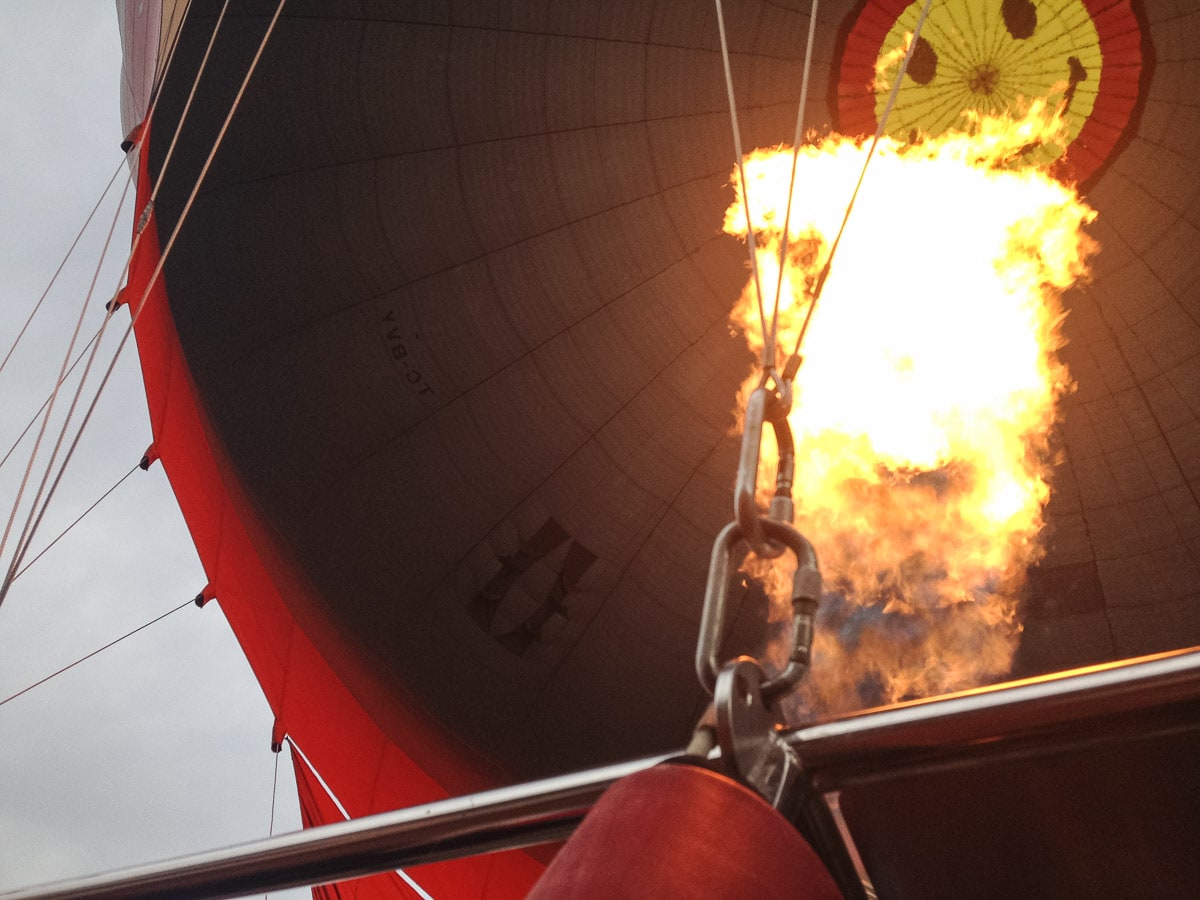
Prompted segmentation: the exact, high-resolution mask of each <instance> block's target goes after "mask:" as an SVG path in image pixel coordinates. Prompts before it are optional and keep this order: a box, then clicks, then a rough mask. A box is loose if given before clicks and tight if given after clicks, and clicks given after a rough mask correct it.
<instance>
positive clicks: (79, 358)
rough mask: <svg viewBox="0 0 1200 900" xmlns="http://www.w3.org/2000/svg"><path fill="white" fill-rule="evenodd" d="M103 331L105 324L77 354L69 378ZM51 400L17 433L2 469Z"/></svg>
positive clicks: (0, 463) (35, 412) (47, 399)
mask: <svg viewBox="0 0 1200 900" xmlns="http://www.w3.org/2000/svg"><path fill="white" fill-rule="evenodd" d="M102 331H103V326H102V327H101V328H99V329H97V330H96V332H95V334H93V335H92V337H91V339H90V340H89V341H88V342H87V343H86V344H84V345H83V349H82V350H80V351H79V355H78V356H76V357H75V361H74V362H73V363H71V368H69V369H67V377H68V378H70V377H71V373H72V372H74V371H75V367H76V366H78V365H79V364H80V362H82V361H83V357H84V355H86V354H87V352H88V349H89V348H90V347H91V346H92V344H93V343H95V341H96V339H97V338H99V337H100V334H101V332H102ZM49 402H50V398H49V397H47V398H46V399H45V400H43V401H42V405H41V406H39V407H38V408H37V410H35V411H34V413H33V415H32V416H30V417H29V421H28V422H26V423H25V427H24V428H23V429H22V430H21V433H20V434H19V435H17V439H16V440H15V441H13V442H12V446H11V447H9V448H8V452H7V453H5V454H4V456H3V457H2V458H0V469H3V468H4V465H5V463H7V462H8V460H9V458H10V457H11V456H12V455H13V453H15V452H16V450H17V447H18V446H20V444H21V441H23V440H25V435H27V434H29V429H30V428H32V427H33V426H34V424H35V423H36V422H37V420H38V416H40V415H41V414H42V411H43V410H44V409H45V408H46V404H47V403H49Z"/></svg>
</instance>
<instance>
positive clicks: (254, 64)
mask: <svg viewBox="0 0 1200 900" xmlns="http://www.w3.org/2000/svg"><path fill="white" fill-rule="evenodd" d="M284 3H286V0H279V4H278V6H276V8H275V14H274V15H273V16H272V17H271V21H270V23H269V24H268V25H267V29H266V32H265V33H264V34H263V37H262V40H261V41H260V42H259V45H258V48H257V50H256V51H255V53H254V57H253V59H251V61H250V65H249V67H248V68H247V70H246V74H245V75H244V76H243V78H242V82H241V84H240V85H239V86H238V90H237V93H236V94H235V95H234V98H233V102H232V103H231V104H230V107H229V111H228V113H226V115H225V119H224V121H223V122H222V123H221V128H220V130H219V131H218V132H217V136H216V138H215V140H214V141H213V145H212V147H211V148H210V149H209V152H208V155H207V156H206V158H205V160H204V165H203V166H202V167H201V169H200V173H199V175H198V176H197V177H196V181H195V183H194V184H193V186H192V190H191V193H190V194H189V195H188V198H187V201H186V202H185V203H184V205H183V209H182V210H181V212H180V214H179V219H178V220H177V221H176V223H175V227H174V228H173V229H172V231H171V236H170V238H169V239H168V240H167V242H166V245H165V246H164V247H163V250H162V252H161V253H160V254H159V257H158V260H157V262H156V263H155V267H154V271H153V272H152V273H151V275H150V277H149V278H148V279H147V281H146V287H145V288H144V290H143V291H142V295H141V297H140V298H139V299H138V302H137V306H136V308H135V309H133V311H132V315H131V316H130V321H129V325H128V326H127V327H126V329H125V332H124V334H123V335H122V336H121V341H120V343H119V344H118V345H117V348H116V350H115V351H114V353H113V357H112V360H111V362H110V363H109V365H108V368H107V369H106V370H105V372H104V376H103V377H102V378H101V380H100V384H99V386H98V387H97V388H96V393H95V395H94V396H93V398H92V401H91V404H90V405H89V406H88V409H87V412H86V413H85V414H84V417H83V420H82V422H80V425H79V428H78V429H77V431H76V434H75V438H74V440H73V441H72V442H71V446H70V448H69V449H68V451H67V454H66V456H65V457H64V459H63V462H62V465H61V466H60V467H59V470H58V474H57V475H56V476H55V478H54V482H53V484H52V485H51V486H50V490H49V491H48V492H47V493H46V497H45V500H44V501H43V502H42V506H41V509H40V511H38V512H37V516H36V518H35V519H31V523H32V524H31V526H30V527H29V528H28V529H27V532H26V534H25V535H23V541H24V545H23V547H22V548H21V549H20V553H19V554H18V555H16V556H15V558H14V560H13V563H12V565H11V566H10V567H9V570H8V572H7V574H6V575H5V579H4V582H3V584H2V585H0V605H3V603H4V600H5V598H6V597H7V596H8V591H9V589H10V588H11V586H12V579H13V575H14V574H15V572H16V570H17V568H18V567H19V566H20V563H21V560H22V558H23V556H24V553H25V551H27V550H28V546H29V541H31V540H32V539H33V535H34V534H35V533H36V531H37V528H38V527H39V525H40V524H41V521H42V518H43V517H44V516H45V513H46V509H47V507H48V506H49V503H50V500H51V498H52V497H53V496H54V494H55V493H56V492H57V490H58V486H59V484H60V483H61V481H62V477H63V474H64V472H65V471H66V468H67V464H68V463H69V462H70V461H71V459H72V458H73V457H74V455H75V451H76V449H77V448H78V446H79V441H80V439H81V438H82V436H83V432H84V430H85V429H86V427H87V425H88V423H89V422H90V421H91V418H92V415H93V413H94V412H95V410H96V406H97V404H98V403H99V401H100V397H101V395H102V394H103V392H104V389H105V388H106V387H107V386H108V383H109V380H110V379H111V377H112V374H113V371H114V370H115V369H116V366H117V361H118V359H119V358H120V356H121V352H122V351H123V350H124V348H125V345H126V344H127V343H128V342H129V337H130V335H131V334H132V333H133V327H134V325H135V324H136V322H137V320H138V318H139V317H140V316H141V314H142V311H143V309H144V308H145V305H146V301H147V299H148V298H149V296H150V291H151V290H152V289H153V286H154V284H155V283H156V282H157V281H158V278H159V276H160V275H161V274H162V270H163V266H164V265H165V264H166V260H167V257H168V256H169V255H170V253H171V250H172V248H173V247H174V246H175V241H176V239H177V238H178V237H179V231H180V229H181V228H182V227H183V223H184V220H185V219H186V218H187V216H188V213H189V212H190V211H191V208H192V206H193V204H194V203H195V200H196V197H197V195H198V194H199V192H200V186H201V184H203V182H204V179H205V177H207V175H208V172H209V169H210V168H211V167H212V161H213V158H214V157H215V156H216V153H217V150H218V149H219V148H220V146H221V143H222V142H223V141H224V139H225V135H226V133H227V132H228V130H229V123H230V122H231V121H232V119H233V116H234V113H236V112H237V109H238V107H239V106H240V105H241V101H242V97H243V96H244V95H245V92H246V87H247V85H248V84H249V82H250V78H251V76H253V74H254V72H255V70H256V69H257V68H258V64H259V61H260V60H261V59H262V55H263V51H264V50H265V49H266V45H267V41H268V40H269V39H270V37H271V35H272V34H273V33H274V31H275V26H276V24H277V23H278V21H279V16H280V14H281V13H282V12H283V6H284ZM226 5H228V0H226ZM224 8H225V7H222V10H224ZM218 24H219V23H218ZM215 30H216V29H214V35H215ZM214 40H215V36H214ZM211 48H212V41H211V40H210V43H209V49H210V50H211ZM197 81H198V78H197ZM194 89H195V82H194V83H193V92H194ZM178 134H179V129H176V134H175V137H176V138H178ZM139 152H140V150H139ZM161 183H162V177H161V173H160V177H159V182H158V184H161ZM157 188H158V185H155V189H156V190H157ZM140 237H141V233H140V232H139V234H138V235H137V237H135V239H134V248H135V249H134V250H133V251H131V252H130V259H132V257H133V253H134V252H136V246H137V242H138V240H139V239H140ZM128 268H129V262H126V271H128ZM115 308H116V307H115V305H114V306H112V307H111V308H110V309H109V314H108V315H109V317H111V315H112V313H113V312H114V311H115ZM85 377H86V376H85ZM48 474H49V471H47V475H48ZM0 552H3V545H2V544H0Z"/></svg>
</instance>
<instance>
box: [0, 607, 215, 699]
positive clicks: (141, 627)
mask: <svg viewBox="0 0 1200 900" xmlns="http://www.w3.org/2000/svg"><path fill="white" fill-rule="evenodd" d="M191 603H192V601H191V600H185V601H184V602H183V603H181V604H179V605H178V606H176V607H175V608H174V609H170V610H167V611H166V612H165V613H163V614H162V615H161V616H158V617H157V618H154V619H151V620H150V621H149V622H147V623H145V624H144V625H139V626H138V627H137V628H135V629H133V631H129V632H126V633H125V634H123V635H121V636H120V637H119V638H116V639H115V640H111V641H109V642H108V643H107V644H105V645H104V646H103V647H100V648H99V649H97V650H93V651H92V652H91V653H89V654H88V655H87V656H81V657H80V658H79V659H77V660H75V662H73V663H71V664H70V665H66V666H63V667H62V668H61V669H59V670H58V671H57V672H51V673H50V674H49V675H47V676H46V677H45V678H42V679H40V680H39V681H35V682H34V683H33V684H31V685H29V686H28V687H24V688H22V689H21V690H19V691H17V692H16V693H15V694H13V695H12V696H10V697H5V698H4V699H3V700H0V706H3V705H4V704H5V703H8V702H9V701H10V700H16V699H17V698H18V697H20V696H21V695H22V694H27V693H29V692H30V691H32V690H33V689H34V688H35V687H40V686H41V685H43V684H45V683H46V682H47V681H49V680H50V679H51V678H57V677H58V676H59V675H61V674H62V673H63V672H69V671H70V670H71V669H73V668H75V667H76V666H77V665H79V664H80V663H82V662H86V661H87V660H89V659H91V658H92V657H93V656H95V655H96V654H98V653H103V652H104V651H105V650H107V649H108V648H109V647H113V646H116V645H117V644H119V643H121V641H123V640H125V638H128V637H133V635H135V634H137V633H138V632H139V631H142V630H144V629H146V628H149V627H150V626H151V625H154V624H155V623H157V622H161V621H162V620H163V619H165V618H166V617H167V616H169V615H171V614H173V613H177V612H179V611H180V610H181V609H183V608H184V607H185V606H188V605H190V604H191Z"/></svg>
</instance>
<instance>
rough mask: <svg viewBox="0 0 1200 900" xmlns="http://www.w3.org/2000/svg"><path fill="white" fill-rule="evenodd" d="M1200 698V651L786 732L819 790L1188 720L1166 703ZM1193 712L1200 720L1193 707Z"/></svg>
mask: <svg viewBox="0 0 1200 900" xmlns="http://www.w3.org/2000/svg"><path fill="white" fill-rule="evenodd" d="M1197 701H1200V649H1191V650H1184V651H1177V652H1173V653H1164V654H1158V655H1156V656H1150V657H1143V658H1141V659H1136V660H1127V661H1123V662H1118V663H1112V664H1105V665H1100V666H1091V667H1088V668H1086V669H1078V670H1075V671H1072V672H1064V673H1057V674H1054V675H1049V676H1042V677H1038V678H1030V679H1026V680H1023V681H1016V682H1010V683H1008V684H1002V685H995V686H992V687H987V688H980V689H977V690H973V691H966V692H963V693H960V694H952V695H949V696H946V697H940V698H935V699H932V700H924V701H915V702H912V703H905V704H901V705H899V706H894V707H889V708H886V709H879V710H874V711H869V712H865V713H861V714H858V715H853V716H847V717H845V718H841V719H835V720H833V721H830V722H823V723H819V724H816V725H811V726H806V727H802V728H798V729H794V730H792V731H791V732H789V733H788V735H787V736H786V740H787V741H788V743H789V744H791V745H792V747H793V748H794V749H795V750H796V752H797V753H798V754H799V755H800V759H801V760H802V762H803V763H804V767H805V770H806V771H807V772H808V774H809V778H810V781H811V782H812V784H813V786H814V787H815V788H816V789H817V790H818V791H822V792H824V791H833V790H838V789H839V788H841V787H844V786H846V785H848V784H850V783H852V782H854V781H856V780H861V779H873V778H878V777H888V774H889V773H894V772H895V771H897V770H898V769H900V768H902V767H907V766H913V765H920V764H921V763H922V762H923V761H927V760H929V758H930V757H931V755H939V756H943V757H944V756H946V755H947V754H953V755H955V756H956V758H960V759H963V760H968V761H969V759H970V758H974V757H976V756H979V755H986V754H988V753H991V752H997V751H999V752H1004V750H1005V748H1012V747H1013V745H1014V744H1015V743H1017V741H1019V740H1021V739H1030V740H1035V742H1039V743H1041V744H1043V745H1044V744H1046V743H1047V742H1053V741H1056V740H1066V741H1071V740H1076V739H1078V738H1079V737H1080V735H1081V734H1082V732H1081V726H1082V725H1084V724H1086V723H1089V722H1099V723H1105V722H1107V723H1108V728H1107V730H1108V731H1109V732H1110V734H1111V735H1112V736H1113V738H1114V739H1117V738H1119V737H1120V733H1119V726H1117V725H1116V723H1117V722H1118V720H1121V719H1122V717H1124V718H1130V717H1136V716H1142V717H1143V718H1145V717H1147V716H1149V717H1152V718H1154V721H1153V722H1143V723H1142V724H1141V725H1139V726H1138V727H1139V728H1142V729H1146V728H1150V729H1153V728H1175V727H1179V721H1180V720H1179V717H1175V716H1171V715H1168V714H1166V710H1167V707H1172V706H1177V705H1180V704H1190V705H1192V706H1194V705H1195V704H1196V703H1197ZM1183 718H1184V720H1189V721H1195V715H1194V711H1193V712H1192V713H1191V714H1187V715H1184V717H1183Z"/></svg>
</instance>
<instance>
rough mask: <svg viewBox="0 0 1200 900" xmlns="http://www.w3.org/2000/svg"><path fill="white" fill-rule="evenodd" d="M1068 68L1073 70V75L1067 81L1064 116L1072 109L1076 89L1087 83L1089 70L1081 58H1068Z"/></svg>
mask: <svg viewBox="0 0 1200 900" xmlns="http://www.w3.org/2000/svg"><path fill="white" fill-rule="evenodd" d="M1067 66H1068V68H1069V69H1070V70H1071V73H1070V76H1069V78H1068V81H1067V90H1066V92H1065V93H1064V94H1063V114H1064V115H1065V114H1066V113H1067V112H1068V111H1069V110H1070V109H1071V101H1072V100H1074V99H1075V88H1076V87H1078V86H1079V82H1081V81H1087V69H1085V68H1084V67H1083V63H1081V62H1080V61H1079V57H1077V56H1068V57H1067Z"/></svg>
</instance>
